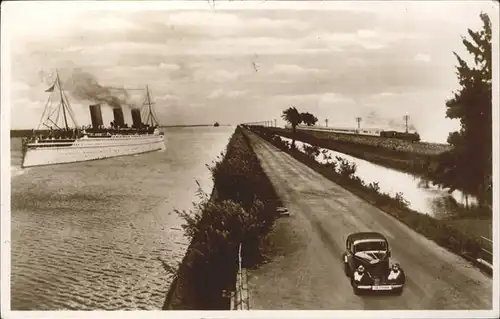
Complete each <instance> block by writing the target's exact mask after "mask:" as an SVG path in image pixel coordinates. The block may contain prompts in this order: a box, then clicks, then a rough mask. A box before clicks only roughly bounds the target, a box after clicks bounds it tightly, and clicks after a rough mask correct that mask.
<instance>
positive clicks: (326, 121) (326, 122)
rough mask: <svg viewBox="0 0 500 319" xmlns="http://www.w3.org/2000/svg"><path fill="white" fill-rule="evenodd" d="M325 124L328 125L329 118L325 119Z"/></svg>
mask: <svg viewBox="0 0 500 319" xmlns="http://www.w3.org/2000/svg"><path fill="white" fill-rule="evenodd" d="M325 126H326V127H328V119H325Z"/></svg>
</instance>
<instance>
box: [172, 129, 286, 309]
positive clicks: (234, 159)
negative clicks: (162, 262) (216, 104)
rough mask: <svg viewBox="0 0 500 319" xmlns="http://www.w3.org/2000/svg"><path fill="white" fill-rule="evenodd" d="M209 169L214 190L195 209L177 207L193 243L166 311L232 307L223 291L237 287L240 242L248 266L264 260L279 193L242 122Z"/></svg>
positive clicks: (173, 284)
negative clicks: (264, 244)
mask: <svg viewBox="0 0 500 319" xmlns="http://www.w3.org/2000/svg"><path fill="white" fill-rule="evenodd" d="M209 169H210V171H211V173H212V179H213V182H214V188H213V191H212V194H211V195H210V196H208V195H207V194H204V193H202V192H201V191H199V192H198V194H197V195H198V197H199V199H200V200H199V202H198V203H196V204H194V207H193V209H192V210H191V211H177V213H178V214H179V215H180V216H181V217H182V218H183V219H184V220H185V224H184V225H183V228H184V232H185V235H186V236H187V237H188V238H190V240H191V242H190V245H189V247H188V249H187V252H186V254H185V256H184V258H183V260H182V262H181V264H180V265H179V268H178V270H177V273H176V277H175V279H174V281H173V282H172V284H171V286H170V289H169V292H168V294H167V298H166V300H165V303H164V306H163V309H164V310H185V309H190V310H227V309H229V303H230V299H229V298H227V297H225V296H224V295H223V291H224V290H234V288H235V287H234V286H235V275H236V271H237V258H236V256H237V249H238V246H239V244H240V243H242V247H243V248H242V263H243V267H246V268H248V267H252V266H255V265H257V264H259V263H260V262H261V261H262V258H263V257H262V254H261V249H260V243H261V240H262V238H263V236H265V234H267V232H268V231H269V230H270V229H271V227H272V224H273V223H274V220H275V218H276V216H277V215H276V207H277V206H278V205H279V202H278V199H277V195H276V193H275V191H274V188H273V187H272V184H271V182H270V181H269V179H268V178H267V176H266V175H265V173H264V171H263V170H262V168H261V166H260V162H259V160H258V158H257V156H256V155H255V153H254V152H253V150H252V148H251V147H250V144H249V141H248V139H247V137H246V136H245V135H244V134H243V133H242V129H241V127H237V128H236V130H235V132H234V134H233V135H232V137H231V139H230V140H229V143H228V145H227V148H226V154H225V155H224V154H221V156H220V157H219V158H218V160H217V161H216V163H215V164H214V165H213V166H212V167H209Z"/></svg>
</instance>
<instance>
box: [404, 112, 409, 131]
mask: <svg viewBox="0 0 500 319" xmlns="http://www.w3.org/2000/svg"><path fill="white" fill-rule="evenodd" d="M409 118H410V116H409V115H408V114H406V115H405V116H403V119H404V120H405V124H406V133H408V119H409Z"/></svg>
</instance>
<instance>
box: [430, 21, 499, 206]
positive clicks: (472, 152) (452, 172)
mask: <svg viewBox="0 0 500 319" xmlns="http://www.w3.org/2000/svg"><path fill="white" fill-rule="evenodd" d="M480 18H481V20H482V21H483V27H482V29H481V30H479V31H472V30H471V29H468V33H469V36H470V38H471V39H467V38H465V37H463V41H462V42H463V44H464V46H465V47H466V49H467V51H468V52H469V53H470V54H471V55H472V56H473V57H474V65H473V66H470V65H468V64H467V62H466V61H465V60H464V59H462V58H461V57H460V56H459V55H458V54H457V53H456V52H453V54H454V55H455V57H456V58H457V60H458V66H456V69H457V78H458V82H459V84H460V87H461V88H460V89H459V90H458V91H456V92H453V93H454V94H453V95H454V96H453V98H451V99H450V100H448V101H447V102H446V107H447V110H446V117H447V118H450V119H459V120H460V130H459V131H456V132H452V133H450V135H449V136H448V143H449V144H451V145H452V146H453V149H452V150H451V151H449V152H446V153H444V154H442V155H441V156H440V159H439V165H438V167H437V170H436V171H435V172H434V173H435V176H434V179H435V180H436V182H437V184H439V185H441V186H443V187H449V188H450V190H453V189H461V190H463V191H464V192H465V193H466V194H472V195H475V196H477V197H478V200H479V203H480V204H483V203H484V202H485V201H487V202H489V201H491V187H492V117H491V115H492V85H491V72H492V70H491V69H492V56H491V21H490V19H489V17H488V15H487V14H485V13H481V14H480Z"/></svg>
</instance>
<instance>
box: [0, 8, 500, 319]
mask: <svg viewBox="0 0 500 319" xmlns="http://www.w3.org/2000/svg"><path fill="white" fill-rule="evenodd" d="M339 2H343V3H344V4H346V5H347V6H353V7H357V8H360V3H359V2H361V1H330V2H329V1H326V2H325V1H307V2H306V1H271V0H269V1H266V0H258V1H215V0H206V1H136V2H132V1H123V2H122V1H120V2H118V1H102V2H101V1H99V2H96V1H28V2H23V1H19V2H17V1H15V2H14V1H11V2H2V10H1V11H2V19H1V27H2V28H1V50H2V51H1V52H2V54H1V86H2V90H1V103H2V107H1V109H0V119H1V122H0V123H1V125H0V134H1V139H0V142H1V143H0V147H1V157H0V160H1V174H0V176H1V242H0V243H1V246H0V248H1V256H2V258H1V261H2V264H1V270H2V271H1V280H0V283H1V288H2V289H1V297H0V298H1V299H0V304H1V314H2V318H96V317H97V318H101V317H103V318H134V319H135V318H165V317H166V316H168V317H169V318H200V317H231V318H268V317H282V316H284V317H288V318H303V317H316V318H331V317H333V316H339V315H340V317H342V318H388V317H398V318H494V317H498V316H499V314H500V313H499V300H500V298H499V281H498V274H499V262H500V260H499V259H498V254H499V245H498V243H499V240H500V236H499V232H498V229H499V213H500V212H499V211H498V205H499V204H500V202H499V199H500V198H499V197H500V189H499V184H498V183H499V169H498V165H495V164H498V161H499V153H498V152H499V137H500V130H499V120H500V111H499V97H498V94H499V90H498V88H499V76H498V70H499V55H498V47H499V41H498V40H499V36H500V34H499V30H498V25H497V26H496V27H495V25H493V36H492V38H493V43H492V45H493V84H492V85H493V196H494V198H493V207H494V211H493V243H494V245H493V253H494V256H493V264H494V271H493V273H494V277H493V278H494V279H493V310H485V311H445V310H443V311H433V310H429V311H383V312H382V311H369V310H360V311H292V310H291V311H259V310H253V311H250V312H235V311H212V312H204V311H169V312H164V311H114V312H106V311H92V312H86V311H11V310H10V266H11V265H10V194H11V189H10V177H11V176H10V175H11V174H10V73H11V64H10V56H9V54H8V53H9V52H10V50H9V49H10V48H9V33H8V28H6V20H7V21H8V14H7V13H8V12H9V10H10V9H11V7H13V6H17V7H20V6H29V8H30V9H32V10H35V9H34V7H36V6H40V5H47V4H53V3H57V4H58V6H62V7H64V6H66V7H69V6H71V7H72V8H83V7H85V8H86V9H87V8H95V9H114V10H117V9H120V10H130V11H135V10H138V9H148V10H213V9H214V8H215V10H228V9H233V10H262V9H275V10H279V9H294V10H317V9H318V7H321V9H322V10H329V9H333V8H338V4H339ZM378 2H381V1H367V2H363V4H362V5H363V6H364V7H365V8H366V7H373V6H376V5H377V4H378ZM394 2H405V1H394ZM406 2H413V1H406ZM447 2H451V1H447ZM478 2H479V1H478ZM490 2H492V5H493V6H497V8H498V6H499V4H498V2H494V1H490ZM497 21H498V17H497ZM465 31H466V30H464V33H465ZM457 45H459V44H457ZM495 279H496V280H495Z"/></svg>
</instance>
